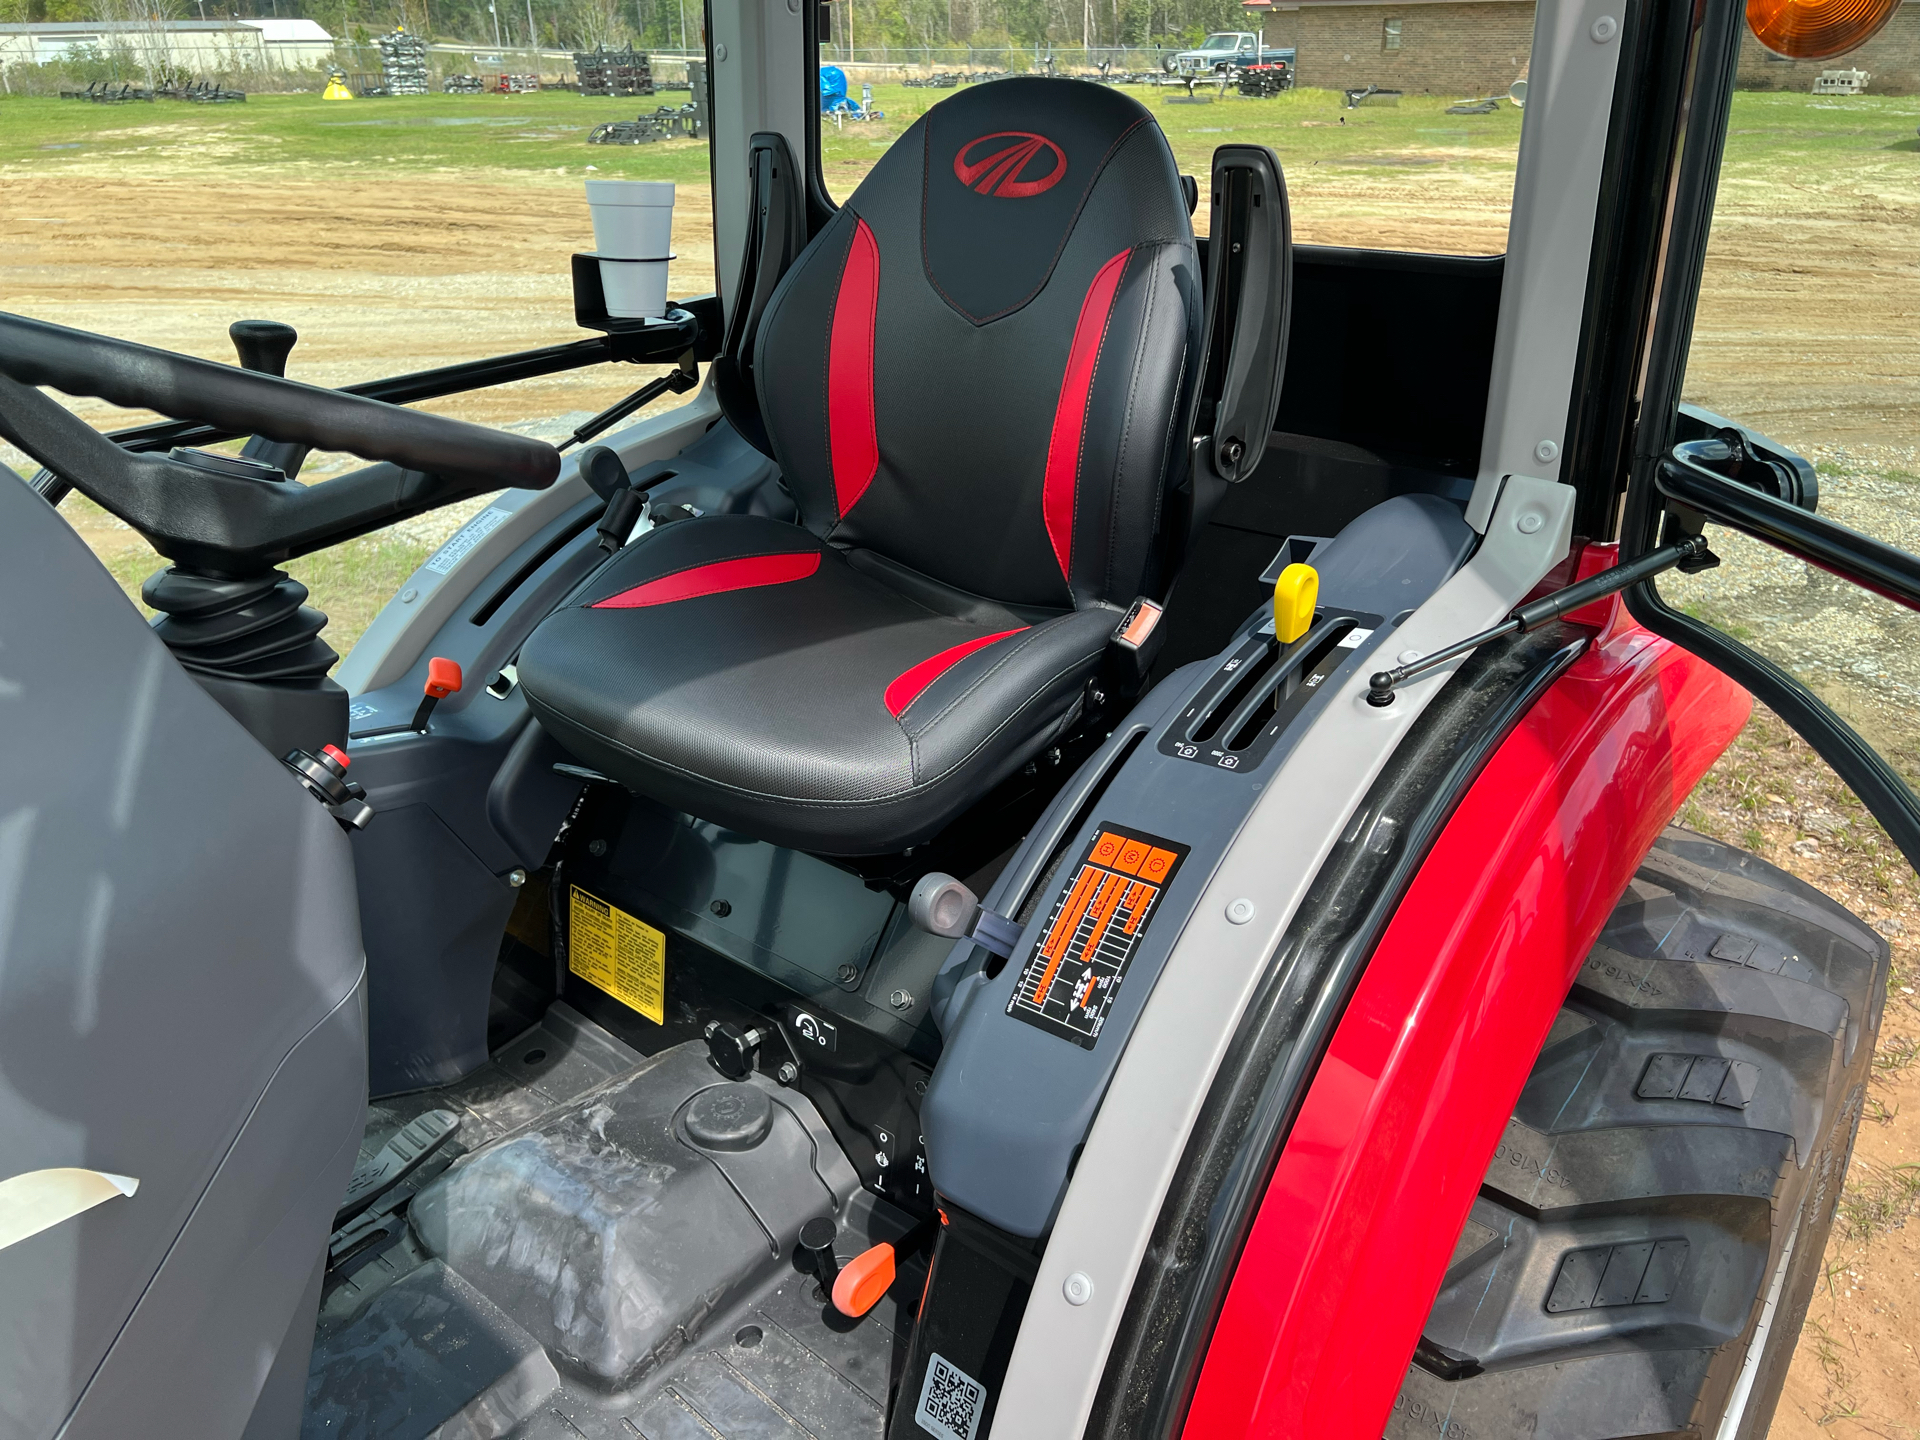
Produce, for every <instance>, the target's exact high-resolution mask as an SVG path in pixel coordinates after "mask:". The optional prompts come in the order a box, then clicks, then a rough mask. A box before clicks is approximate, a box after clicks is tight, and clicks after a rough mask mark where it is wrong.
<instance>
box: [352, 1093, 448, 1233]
mask: <svg viewBox="0 0 1920 1440" xmlns="http://www.w3.org/2000/svg"><path fill="white" fill-rule="evenodd" d="M459 1128H460V1117H459V1116H458V1115H456V1114H454V1113H453V1111H451V1110H429V1111H427V1113H426V1114H424V1115H421V1116H419V1117H418V1118H416V1119H413V1120H410V1121H408V1122H407V1123H406V1124H405V1125H403V1126H401V1127H400V1130H399V1132H398V1133H397V1134H395V1135H394V1137H393V1138H392V1139H391V1140H389V1141H387V1143H386V1144H384V1145H382V1146H381V1147H380V1153H379V1154H377V1155H375V1156H374V1157H373V1158H372V1159H371V1160H369V1161H367V1163H366V1164H364V1165H362V1166H361V1167H360V1168H359V1169H358V1170H355V1171H354V1172H353V1179H351V1180H349V1181H348V1182H347V1198H346V1199H344V1200H342V1201H341V1202H340V1208H339V1209H338V1210H336V1211H335V1212H334V1215H333V1228H334V1229H336V1230H338V1229H339V1228H340V1227H341V1226H342V1225H344V1224H345V1223H346V1222H347V1221H349V1220H351V1219H352V1218H353V1217H354V1216H355V1215H358V1214H359V1213H360V1212H361V1211H362V1210H364V1209H366V1208H367V1206H369V1205H371V1204H372V1203H373V1202H374V1201H375V1200H378V1199H379V1198H380V1197H381V1196H382V1195H384V1194H385V1193H386V1192H387V1191H389V1190H391V1189H392V1188H393V1187H394V1186H396V1185H398V1184H399V1183H400V1182H401V1181H402V1180H404V1179H406V1178H407V1176H409V1175H411V1174H412V1173H413V1172H414V1171H415V1170H417V1169H418V1168H419V1167H420V1162H421V1161H423V1160H425V1159H426V1158H427V1157H428V1156H429V1155H431V1154H433V1152H434V1151H436V1150H438V1149H439V1148H440V1147H441V1146H442V1145H444V1144H446V1142H447V1141H448V1140H449V1139H451V1138H452V1137H453V1132H454V1131H456V1130H458V1129H459Z"/></svg>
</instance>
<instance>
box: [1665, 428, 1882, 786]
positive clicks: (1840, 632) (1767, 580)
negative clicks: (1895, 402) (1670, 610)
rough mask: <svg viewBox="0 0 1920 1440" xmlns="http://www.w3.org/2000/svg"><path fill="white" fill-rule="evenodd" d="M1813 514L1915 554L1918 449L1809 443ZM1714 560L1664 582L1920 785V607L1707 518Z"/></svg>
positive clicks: (1671, 595)
mask: <svg viewBox="0 0 1920 1440" xmlns="http://www.w3.org/2000/svg"><path fill="white" fill-rule="evenodd" d="M1808 458H1809V459H1811V460H1812V461H1813V462H1814V465H1815V467H1816V469H1817V470H1818V471H1819V474H1820V509H1819V513H1820V514H1821V515H1823V516H1825V517H1826V518H1827V519H1830V520H1836V521H1838V522H1840V523H1841V524H1843V525H1847V526H1850V527H1852V528H1853V529H1855V530H1859V531H1862V532H1864V533H1866V534H1869V535H1872V536H1873V537H1875V538H1876V539H1879V540H1884V541H1886V542H1888V543H1890V544H1893V545H1896V546H1899V547H1900V548H1901V549H1903V550H1907V551H1909V552H1912V553H1915V554H1920V450H1916V449H1914V448H1912V447H1899V446H1856V447H1852V448H1848V449H1841V448H1837V447H1827V448H1820V449H1816V450H1815V451H1814V452H1813V453H1812V454H1811V455H1810V456H1809V457H1808ZM1710 534H1711V537H1712V541H1713V548H1714V552H1715V553H1716V554H1718V555H1719V556H1720V557H1721V560H1722V562H1723V563H1722V564H1721V565H1720V567H1719V568H1718V569H1715V570H1708V571H1704V572H1703V573H1701V574H1699V575H1670V576H1667V577H1665V578H1663V579H1662V580H1661V581H1660V582H1659V583H1660V591H1661V594H1662V595H1663V596H1665V597H1666V599H1667V600H1668V601H1669V603H1671V604H1674V605H1676V606H1679V607H1680V608H1682V609H1685V610H1687V611H1688V612H1689V613H1690V614H1694V615H1697V616H1699V617H1700V618H1701V619H1703V620H1707V621H1709V622H1711V623H1713V624H1715V625H1718V626H1720V627H1722V628H1723V629H1726V630H1727V631H1729V632H1730V633H1732V634H1733V635H1735V636H1737V637H1738V638H1740V639H1741V640H1743V641H1745V642H1746V643H1747V644H1748V645H1751V646H1752V647H1753V648H1754V649H1755V650H1758V651H1759V652H1760V653H1761V654H1763V655H1765V656H1766V657H1767V658H1768V659H1770V660H1772V661H1773V662H1774V663H1775V664H1777V665H1780V666H1781V667H1782V668H1784V669H1786V670H1787V671H1789V672H1790V673H1792V674H1793V675H1795V676H1797V677H1798V678H1799V679H1800V680H1801V681H1802V682H1803V683H1805V684H1806V685H1807V687H1808V688H1809V689H1811V690H1813V691H1814V692H1815V693H1816V694H1818V695H1819V696H1820V698H1821V699H1823V700H1825V701H1826V702H1827V704H1829V705H1831V706H1832V707H1833V708H1834V709H1835V710H1836V711H1837V712H1838V713H1839V714H1840V715H1841V716H1842V717H1843V718H1845V719H1846V720H1847V721H1848V722H1849V723H1850V724H1852V725H1853V726H1854V727H1855V728H1856V729H1858V730H1860V731H1861V733H1862V734H1863V735H1866V736H1867V738H1868V739H1870V740H1871V741H1873V743H1874V744H1875V745H1876V746H1877V747H1878V748H1879V749H1880V750H1882V752H1883V753H1885V754H1887V755H1888V756H1889V757H1890V758H1891V759H1892V760H1893V762H1894V764H1895V766H1896V768H1898V769H1899V770H1900V771H1901V773H1902V774H1903V775H1905V777H1906V778H1907V780H1908V781H1909V783H1913V784H1915V785H1916V786H1920V615H1916V614H1915V613H1914V612H1912V611H1910V610H1907V609H1905V608H1903V607H1901V606H1899V605H1895V604H1894V603H1893V602H1891V601H1889V600H1883V599H1881V598H1880V597H1879V596H1877V595H1874V594H1872V593H1870V592H1869V591H1866V590H1862V589H1861V588H1860V587H1859V586H1857V585H1853V584H1850V583H1848V582H1847V581H1844V580H1840V579H1837V578H1836V577H1834V576H1832V575H1829V574H1827V573H1826V572H1825V571H1822V570H1817V569H1815V568H1814V567H1813V566H1811V565H1808V564H1807V563H1805V562H1804V561H1801V560H1796V559H1793V558H1792V557H1790V556H1787V555H1783V554H1781V553H1780V552H1779V551H1778V550H1774V549H1772V548H1771V547H1769V546H1766V545H1762V544H1761V543H1760V542H1759V541H1757V540H1750V539H1748V538H1747V537H1746V536H1744V535H1739V534H1735V533H1733V532H1731V531H1726V530H1722V529H1720V528H1719V527H1717V526H1716V527H1710Z"/></svg>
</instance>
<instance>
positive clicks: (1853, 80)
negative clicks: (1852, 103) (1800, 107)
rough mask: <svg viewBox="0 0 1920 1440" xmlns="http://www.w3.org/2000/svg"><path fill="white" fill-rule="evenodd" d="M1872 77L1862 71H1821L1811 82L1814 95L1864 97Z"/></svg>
mask: <svg viewBox="0 0 1920 1440" xmlns="http://www.w3.org/2000/svg"><path fill="white" fill-rule="evenodd" d="M1872 78H1873V77H1872V76H1871V75H1869V74H1868V73H1867V72H1866V71H1864V70H1822V71H1821V72H1820V78H1819V79H1818V80H1815V81H1814V82H1813V93H1814V94H1815V95H1864V94H1866V93H1867V81H1869V80H1871V79H1872Z"/></svg>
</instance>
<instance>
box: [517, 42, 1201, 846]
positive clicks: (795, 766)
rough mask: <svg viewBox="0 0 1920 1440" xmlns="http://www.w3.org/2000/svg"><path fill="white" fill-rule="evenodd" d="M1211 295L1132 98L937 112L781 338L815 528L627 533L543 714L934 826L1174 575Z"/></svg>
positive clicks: (536, 676) (788, 840)
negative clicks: (1168, 571)
mask: <svg viewBox="0 0 1920 1440" xmlns="http://www.w3.org/2000/svg"><path fill="white" fill-rule="evenodd" d="M1200 292H1201V275H1200V269H1199V261H1198V258H1197V255H1196V251H1195V246H1194V239H1193V229H1192V224H1191V221H1190V220H1189V218H1188V212H1187V204H1186V200H1185V198H1184V196H1183V194H1182V191H1181V183H1180V177H1179V173H1178V171H1177V170H1176V168H1175V165H1174V160H1173V155H1172V153H1171V152H1170V151H1169V149H1168V147H1167V142H1166V140H1165V138H1164V136H1163V135H1162V134H1161V132H1160V129H1159V127H1158V126H1157V125H1155V124H1154V122H1153V120H1152V117H1151V116H1150V115H1149V114H1148V113H1147V112H1146V111H1145V110H1143V109H1142V108H1141V107H1140V106H1139V105H1138V104H1136V103H1135V102H1134V101H1132V100H1130V99H1128V98H1126V97H1125V96H1123V95H1119V94H1116V93H1114V92H1113V91H1111V90H1108V89H1106V88H1105V87H1102V86H1098V85H1090V84H1086V83H1082V82H1077V81H1065V80H1040V79H1015V80H1004V81H1000V82H997V83H994V84H989V85H982V86H979V87H976V88H973V89H969V90H966V91H963V92H961V93H960V94H958V95H956V96H954V97H953V98H951V99H948V100H946V101H944V102H942V103H941V104H939V105H937V106H935V107H934V108H933V109H932V110H931V111H929V112H928V113H927V115H926V116H924V117H923V118H922V119H921V120H920V121H919V122H917V123H916V124H915V125H914V126H913V127H912V128H911V129H909V130H908V131H907V132H906V134H905V135H903V136H902V137H901V139H900V140H899V141H898V142H897V143H896V144H895V145H894V146H893V147H892V148H891V149H890V150H889V151H888V152H887V154H886V155H885V157H883V158H882V159H881V161H880V163H879V164H878V165H877V166H876V167H875V168H874V170H873V172H872V174H871V175H869V176H868V177H867V179H866V181H865V182H864V183H863V184H862V185H861V186H860V188H859V189H858V190H857V191H855V192H854V194H853V196H852V198H851V199H849V200H848V201H847V203H846V205H845V206H844V207H842V208H841V210H840V211H839V212H838V214H837V215H836V216H835V218H834V219H833V220H832V221H831V222H830V223H829V224H828V225H827V226H826V227H825V228H824V229H823V230H822V231H821V232H820V233H819V234H818V235H817V236H816V237H815V238H814V240H813V242H812V243H811V244H810V245H809V246H808V247H807V248H806V250H805V251H804V252H802V254H801V255H800V256H799V258H798V259H797V260H796V261H795V263H794V265H793V267H792V268H791V270H790V271H789V272H788V274H787V275H786V277H785V278H784V280H782V281H781V283H780V286H779V288H778V289H777V290H776V291H775V292H774V294H773V296H772V299H771V301H770V302H769V304H768V307H767V310H766V314H765V317H764V320H763V322H762V324H761V325H760V328H759V338H758V343H757V346H756V348H755V352H754V357H753V358H754V362H755V363H754V365H753V372H754V375H755V377H756V378H755V385H756V387H757V390H758V397H757V398H758V401H759V406H760V410H761V414H762V416H763V417H764V421H765V426H766V432H767V436H768V439H769V440H770V442H771V444H772V447H773V450H774V453H775V457H776V458H777V459H778V461H779V463H780V467H781V471H782V474H783V476H784V479H785V483H786V485H787V487H788V489H789V491H790V492H791V493H792V496H793V498H794V500H795V502H796V504H797V506H798V510H799V517H800V518H799V523H797V524H788V523H784V522H780V521H775V520H770V519H766V518H762V517H755V516H744V515H742V516H735V515H713V516H703V517H698V518H695V519H690V520H681V521H678V522H676V523H673V524H669V525H665V526H662V527H660V528H659V529H657V530H654V531H652V532H649V533H648V534H646V535H644V536H643V537H642V538H641V539H639V540H638V541H636V542H635V543H634V544H632V545H630V546H628V547H627V548H626V549H624V550H622V551H620V552H619V553H618V554H617V555H616V556H615V557H614V558H613V559H612V560H611V561H610V562H609V563H608V564H607V565H606V566H605V567H604V568H603V569H602V570H601V571H600V572H599V573H598V574H597V575H596V576H595V577H594V578H593V580H592V581H591V582H590V583H589V584H588V585H587V586H586V587H585V588H584V589H583V590H582V591H581V592H580V593H579V594H578V595H576V596H575V597H574V598H573V600H572V601H571V602H570V603H569V604H568V605H567V606H566V607H564V608H563V609H561V610H558V611H556V612H555V613H554V614H553V615H551V616H549V617H548V618H547V619H546V620H545V621H544V622H543V623H542V624H541V626H540V627H539V628H538V629H537V630H536V631H535V632H534V634H533V635H532V636H531V637H530V638H529V639H528V641H527V643H526V645H525V646H524V647H523V650H522V653H521V656H520V660H519V674H520V677H521V681H522V683H523V685H524V687H525V691H526V694H527V697H528V700H529V702H530V703H531V705H532V706H533V708H534V710H535V712H536V713H537V714H538V716H539V717H540V719H541V721H542V723H543V724H545V725H546V727H547V728H548V729H549V730H550V731H551V732H552V733H553V734H554V735H555V736H556V737H557V738H558V739H559V740H560V741H561V743H562V744H564V745H565V746H567V747H568V748H569V749H570V750H572V751H573V752H575V753H576V754H577V755H579V756H580V757H581V758H582V759H583V760H585V761H587V762H588V763H589V764H592V765H594V766H595V767H596V768H598V769H601V770H603V771H604V772H606V773H607V774H609V775H611V776H613V777H614V778H616V779H618V780H620V781H622V782H623V783H625V784H626V785H628V786H629V787H630V788H632V789H634V790H636V791H639V792H641V793H643V794H647V795H651V796H653V797H655V798H657V799H659V800H661V801H663V802H665V803H668V804H671V805H673V806H675V807H677V808H680V809H683V810H686V811H688V812H690V813H692V814H695V815H698V816H700V817H702V818H704V819H707V820H711V821H714V822H717V823H721V824H725V825H728V826H730V827H733V828H736V829H740V830H743V831H746V832H748V833H750V834H753V835H756V836H758V837H761V838H764V839H767V840H771V841H774V842H776V843H779V844H784V845H791V846H795V847H798V848H803V849H807V850H813V851H819V852H822V853H828V854H841V855H878V854H886V853H891V852H895V851H898V850H899V849H901V848H903V847H905V846H907V845H911V844H914V843H916V842H918V841H920V840H922V839H925V838H927V837H928V836H930V835H932V834H933V833H935V832H936V831H938V830H939V829H940V828H941V827H942V826H944V825H945V824H946V823H947V821H948V820H950V819H951V818H953V817H954V816H955V815H956V814H958V813H959V812H960V811H961V810H963V809H964V808H966V806H968V805H969V804H970V803H971V802H972V801H974V800H976V799H978V798H979V797H980V796H981V795H983V794H984V793H985V792H986V791H987V790H988V789H989V788H991V787H992V786H993V785H994V784H996V783H997V782H998V781H999V780H1001V779H1002V778H1003V777H1005V776H1006V775H1008V774H1009V773H1011V772H1012V771H1013V770H1014V769H1016V768H1017V767H1019V766H1020V765H1022V764H1023V763H1025V762H1026V761H1027V760H1028V759H1029V758H1031V757H1032V756H1033V755H1034V754H1035V753H1036V752H1038V751H1039V750H1041V749H1042V748H1044V747H1045V746H1047V745H1048V744H1049V743H1051V742H1052V741H1053V740H1054V739H1055V738H1056V737H1057V736H1058V735H1059V734H1060V733H1061V732H1062V731H1063V730H1064V729H1065V728H1067V727H1068V726H1070V725H1071V724H1072V723H1073V721H1074V719H1075V718H1076V716H1077V715H1078V714H1079V713H1080V711H1081V707H1082V703H1083V692H1084V690H1085V688H1086V684H1087V681H1088V679H1089V677H1090V676H1091V675H1092V673H1093V672H1094V670H1095V668H1096V666H1097V665H1098V664H1099V661H1100V657H1101V655H1102V652H1103V650H1104V648H1105V646H1106V642H1107V638H1108V636H1109V635H1110V634H1111V633H1112V631H1113V629H1114V626H1115V624H1116V622H1117V621H1118V619H1119V618H1120V615H1121V613H1122V611H1123V610H1124V608H1125V606H1126V605H1127V604H1128V603H1129V602H1130V601H1131V600H1132V599H1133V598H1134V597H1135V596H1136V595H1138V594H1141V593H1143V592H1145V591H1147V590H1149V589H1152V588H1154V587H1155V586H1157V585H1158V584H1159V583H1161V581H1162V579H1163V577H1162V576H1161V575H1160V574H1159V568H1160V566H1161V564H1162V563H1163V550H1164V548H1165V546H1164V536H1165V533H1166V531H1167V529H1168V526H1169V520H1170V516H1169V514H1168V503H1167V502H1168V493H1169V490H1170V486H1171V483H1172V482H1173V480H1174V479H1175V477H1176V475H1177V473H1178V470H1179V467H1180V466H1181V465H1182V464H1183V460H1184V451H1185V447H1186V436H1185V433H1184V426H1183V423H1182V422H1183V417H1184V415H1185V414H1186V410H1187V404H1186V399H1187V395H1188V393H1189V389H1190V387H1191V385H1192V383H1193V379H1194V377H1193V370H1194V368H1195V366H1196V364H1197V361H1198V355H1199V342H1200V328H1201V324H1202V320H1203V312H1202V302H1201V294H1200Z"/></svg>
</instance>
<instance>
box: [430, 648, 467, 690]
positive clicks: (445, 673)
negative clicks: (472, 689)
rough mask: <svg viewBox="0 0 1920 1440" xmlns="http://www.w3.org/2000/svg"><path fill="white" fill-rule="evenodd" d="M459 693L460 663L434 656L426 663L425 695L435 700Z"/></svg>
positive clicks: (442, 656)
mask: <svg viewBox="0 0 1920 1440" xmlns="http://www.w3.org/2000/svg"><path fill="white" fill-rule="evenodd" d="M459 693H460V662H459V661H457V660H449V659H447V658H446V657H445V656H444V655H436V656H434V657H433V658H432V659H431V660H429V661H427V694H429V695H431V696H432V697H433V698H434V699H436V700H444V699H446V698H447V696H449V695H457V694H459Z"/></svg>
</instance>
